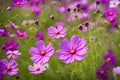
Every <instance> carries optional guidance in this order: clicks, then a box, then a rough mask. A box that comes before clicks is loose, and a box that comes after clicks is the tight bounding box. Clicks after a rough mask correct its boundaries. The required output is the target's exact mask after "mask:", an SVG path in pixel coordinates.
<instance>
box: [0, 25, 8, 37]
mask: <svg viewBox="0 0 120 80" xmlns="http://www.w3.org/2000/svg"><path fill="white" fill-rule="evenodd" d="M0 36H1V37H7V36H8V30H7V28H6V27H3V28H0Z"/></svg>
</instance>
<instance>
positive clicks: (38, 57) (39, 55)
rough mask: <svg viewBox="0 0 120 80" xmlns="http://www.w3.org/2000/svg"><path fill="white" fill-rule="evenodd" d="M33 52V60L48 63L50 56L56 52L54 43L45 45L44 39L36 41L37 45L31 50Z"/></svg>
mask: <svg viewBox="0 0 120 80" xmlns="http://www.w3.org/2000/svg"><path fill="white" fill-rule="evenodd" d="M29 53H30V54H31V56H32V57H31V60H32V61H33V62H34V63H38V64H44V63H47V62H48V61H49V59H50V57H51V56H52V55H53V54H54V48H53V45H52V43H49V44H48V45H47V46H46V47H45V43H44V41H43V40H40V41H37V42H36V47H31V48H30V50H29Z"/></svg>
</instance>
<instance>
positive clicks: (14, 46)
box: [5, 40, 18, 51]
mask: <svg viewBox="0 0 120 80" xmlns="http://www.w3.org/2000/svg"><path fill="white" fill-rule="evenodd" d="M17 49H18V43H16V42H15V41H14V40H10V41H8V42H6V43H5V50H6V51H8V50H11V51H14V50H17Z"/></svg>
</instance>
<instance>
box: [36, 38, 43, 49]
mask: <svg viewBox="0 0 120 80" xmlns="http://www.w3.org/2000/svg"><path fill="white" fill-rule="evenodd" d="M36 47H37V48H38V49H40V51H41V50H45V43H44V41H43V40H40V41H38V42H36Z"/></svg>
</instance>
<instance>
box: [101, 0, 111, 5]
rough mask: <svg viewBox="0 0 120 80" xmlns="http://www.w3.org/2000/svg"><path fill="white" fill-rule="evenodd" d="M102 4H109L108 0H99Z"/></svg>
mask: <svg viewBox="0 0 120 80" xmlns="http://www.w3.org/2000/svg"><path fill="white" fill-rule="evenodd" d="M100 1H101V2H102V3H103V4H109V1H110V0H100Z"/></svg>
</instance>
